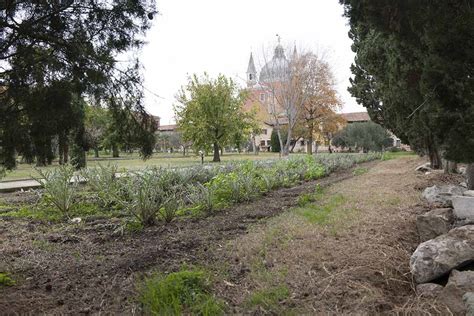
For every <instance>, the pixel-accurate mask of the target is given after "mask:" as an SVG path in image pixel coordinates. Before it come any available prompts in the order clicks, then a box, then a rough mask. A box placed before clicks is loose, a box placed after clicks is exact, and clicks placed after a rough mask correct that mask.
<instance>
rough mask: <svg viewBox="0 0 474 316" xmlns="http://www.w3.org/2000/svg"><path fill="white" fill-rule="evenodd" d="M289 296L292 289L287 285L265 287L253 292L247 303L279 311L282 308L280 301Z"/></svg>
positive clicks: (266, 309) (250, 305)
mask: <svg viewBox="0 0 474 316" xmlns="http://www.w3.org/2000/svg"><path fill="white" fill-rule="evenodd" d="M289 296H290V291H289V289H288V287H287V286H286V285H280V286H275V287H269V288H264V289H261V290H258V291H255V292H253V293H252V294H251V295H250V297H249V298H248V300H247V305H248V306H249V307H260V308H262V309H263V310H265V311H268V312H274V313H277V312H278V311H280V310H281V308H280V306H279V303H280V302H281V301H283V300H285V299H287V298H288V297H289Z"/></svg>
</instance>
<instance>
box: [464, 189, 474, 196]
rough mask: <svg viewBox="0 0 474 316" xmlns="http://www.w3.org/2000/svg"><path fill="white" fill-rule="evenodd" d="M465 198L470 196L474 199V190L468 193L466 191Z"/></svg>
mask: <svg viewBox="0 0 474 316" xmlns="http://www.w3.org/2000/svg"><path fill="white" fill-rule="evenodd" d="M463 195H464V196H470V197H474V190H467V191H464V194H463Z"/></svg>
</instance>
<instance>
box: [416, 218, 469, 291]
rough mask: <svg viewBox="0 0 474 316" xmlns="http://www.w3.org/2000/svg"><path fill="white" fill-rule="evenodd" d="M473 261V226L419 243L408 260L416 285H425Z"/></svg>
mask: <svg viewBox="0 0 474 316" xmlns="http://www.w3.org/2000/svg"><path fill="white" fill-rule="evenodd" d="M473 260H474V225H467V226H463V227H458V228H454V229H451V230H450V231H449V232H448V233H447V234H444V235H441V236H438V237H436V238H434V239H431V240H428V241H425V242H423V243H421V244H420V245H419V246H418V248H416V250H415V252H414V253H413V254H412V256H411V258H410V270H411V273H412V274H413V277H414V279H415V281H416V282H417V283H426V282H430V281H432V280H434V279H437V278H439V277H440V276H443V275H445V274H446V273H448V272H449V271H451V270H452V269H455V268H458V267H461V266H463V265H464V264H466V263H468V262H470V261H473Z"/></svg>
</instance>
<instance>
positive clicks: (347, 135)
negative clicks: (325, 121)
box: [333, 122, 393, 152]
mask: <svg viewBox="0 0 474 316" xmlns="http://www.w3.org/2000/svg"><path fill="white" fill-rule="evenodd" d="M333 145H334V146H337V147H342V148H354V149H356V150H359V149H362V150H363V151H364V152H368V151H382V150H383V149H384V148H387V147H390V146H392V145H393V140H392V138H391V137H390V134H389V133H388V132H387V130H386V129H385V128H383V127H382V126H380V125H379V124H376V123H374V122H363V123H353V124H348V125H346V127H344V128H343V129H342V130H341V131H339V132H338V133H336V135H335V136H334V139H333Z"/></svg>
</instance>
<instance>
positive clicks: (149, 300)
mask: <svg viewBox="0 0 474 316" xmlns="http://www.w3.org/2000/svg"><path fill="white" fill-rule="evenodd" d="M139 300H140V302H141V303H142V304H143V308H144V312H145V313H146V314H152V315H183V314H193V315H209V316H210V315H221V314H223V312H224V310H223V304H222V303H221V302H220V301H219V300H217V299H216V298H215V297H214V296H213V295H212V294H211V282H210V280H209V276H208V275H207V274H206V273H205V272H204V271H202V270H182V271H179V272H174V273H170V274H168V275H167V276H164V275H155V276H152V277H150V278H147V279H145V281H144V284H143V285H142V286H141V288H140V296H139Z"/></svg>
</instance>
